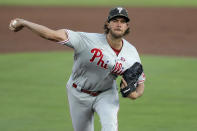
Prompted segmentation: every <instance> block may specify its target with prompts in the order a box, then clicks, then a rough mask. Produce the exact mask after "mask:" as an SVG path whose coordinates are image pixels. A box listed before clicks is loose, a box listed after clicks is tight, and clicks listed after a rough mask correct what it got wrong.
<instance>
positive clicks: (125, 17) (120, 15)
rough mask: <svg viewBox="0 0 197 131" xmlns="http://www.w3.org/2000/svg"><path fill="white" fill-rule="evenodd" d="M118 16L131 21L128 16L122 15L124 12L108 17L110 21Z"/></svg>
mask: <svg viewBox="0 0 197 131" xmlns="http://www.w3.org/2000/svg"><path fill="white" fill-rule="evenodd" d="M116 17H122V18H124V19H125V20H126V22H129V21H130V19H129V18H128V17H127V16H125V15H122V14H118V15H114V16H111V17H110V18H109V19H108V22H109V21H111V20H112V19H114V18H116Z"/></svg>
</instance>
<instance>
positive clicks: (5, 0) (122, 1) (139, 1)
mask: <svg viewBox="0 0 197 131" xmlns="http://www.w3.org/2000/svg"><path fill="white" fill-rule="evenodd" d="M0 4H1V5H46V6H48V5H50V6H58V5H60V6H115V5H121V6H161V7H163V6H168V7H186V6H188V7H196V6H197V1H196V0H1V1H0Z"/></svg>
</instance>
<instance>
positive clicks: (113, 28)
mask: <svg viewBox="0 0 197 131" xmlns="http://www.w3.org/2000/svg"><path fill="white" fill-rule="evenodd" d="M108 29H109V33H110V34H111V35H112V36H113V37H114V38H121V37H123V36H124V35H125V32H126V30H127V29H128V23H127V22H126V20H125V19H124V18H121V17H117V18H114V19H113V20H111V21H110V22H109V23H108Z"/></svg>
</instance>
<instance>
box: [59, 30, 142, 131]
mask: <svg viewBox="0 0 197 131" xmlns="http://www.w3.org/2000/svg"><path fill="white" fill-rule="evenodd" d="M65 31H66V33H67V35H68V39H67V40H65V41H62V42H59V43H60V44H64V45H67V46H69V47H71V48H73V49H74V65H73V69H72V74H71V76H70V78H69V81H68V83H67V92H68V101H69V106H70V113H71V118H72V123H73V127H74V130H75V131H93V130H94V128H93V123H94V121H93V116H94V115H93V114H94V111H96V112H97V114H98V115H99V117H100V121H101V125H102V131H116V130H117V128H118V126H117V114H118V109H119V98H118V91H117V86H116V78H117V76H118V75H121V74H122V73H123V72H124V71H125V70H126V69H128V68H129V67H130V66H132V65H133V64H134V63H135V62H140V58H139V55H138V52H137V50H136V48H135V47H134V46H132V45H131V44H130V43H129V42H127V41H126V40H125V39H123V47H122V49H121V51H120V53H119V54H118V55H117V54H116V53H115V52H114V50H113V49H112V48H111V47H110V45H109V44H108V42H107V39H106V34H98V33H86V32H74V31H72V30H65ZM140 63H141V62H140ZM144 80H145V77H144V74H142V75H141V76H140V78H139V80H138V83H140V82H144ZM73 83H75V84H76V85H77V89H78V90H76V89H75V88H72V85H73ZM81 89H86V90H88V91H103V93H101V94H100V95H98V96H97V97H93V96H91V95H89V94H86V93H83V92H80V91H81ZM106 114H107V115H106Z"/></svg>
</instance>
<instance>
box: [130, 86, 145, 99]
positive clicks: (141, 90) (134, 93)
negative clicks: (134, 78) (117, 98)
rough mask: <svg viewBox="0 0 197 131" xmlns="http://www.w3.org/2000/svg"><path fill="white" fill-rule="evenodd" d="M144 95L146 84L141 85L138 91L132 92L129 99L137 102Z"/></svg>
mask: <svg viewBox="0 0 197 131" xmlns="http://www.w3.org/2000/svg"><path fill="white" fill-rule="evenodd" d="M143 93H144V84H140V85H139V86H138V87H137V88H136V91H134V92H132V93H131V94H130V95H129V96H128V97H129V98H131V99H133V100H135V99H137V98H138V97H140V96H142V95H143Z"/></svg>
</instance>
